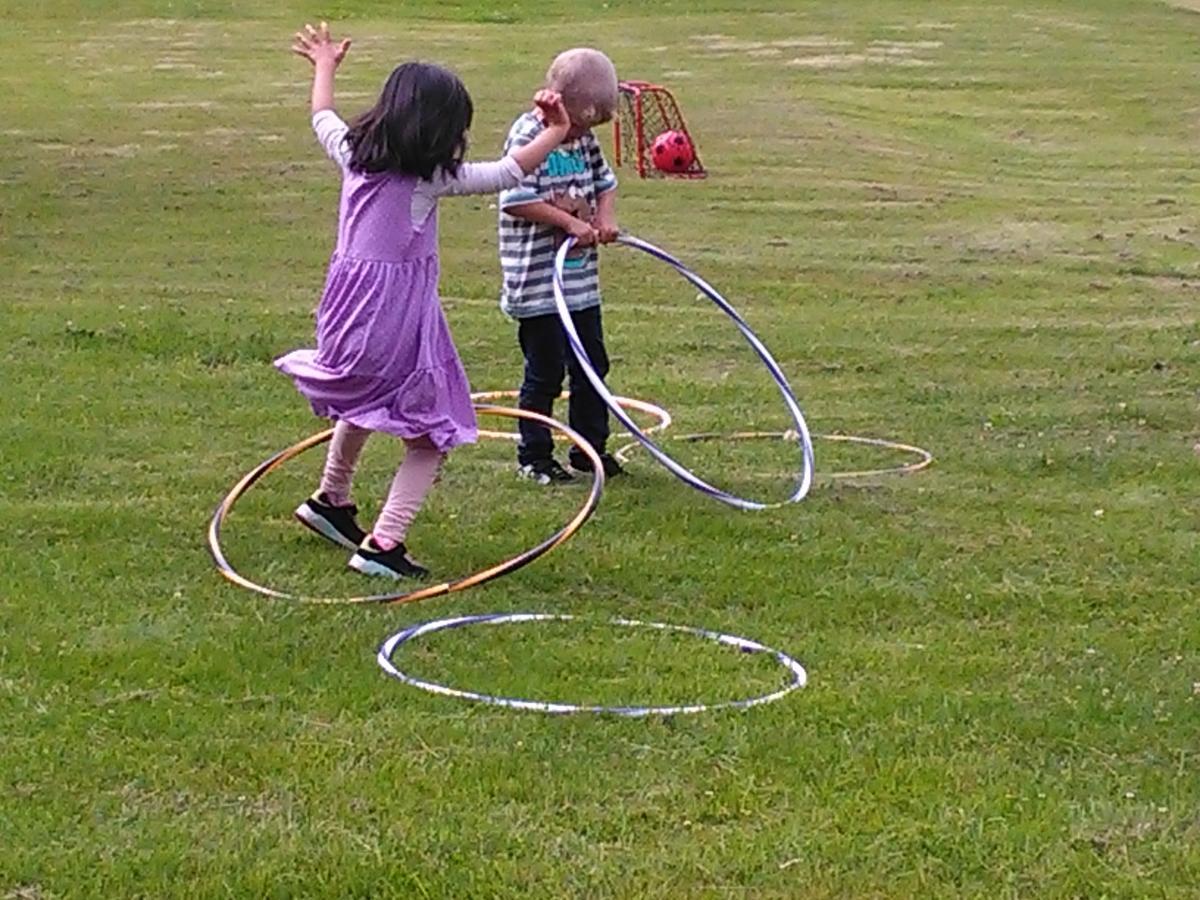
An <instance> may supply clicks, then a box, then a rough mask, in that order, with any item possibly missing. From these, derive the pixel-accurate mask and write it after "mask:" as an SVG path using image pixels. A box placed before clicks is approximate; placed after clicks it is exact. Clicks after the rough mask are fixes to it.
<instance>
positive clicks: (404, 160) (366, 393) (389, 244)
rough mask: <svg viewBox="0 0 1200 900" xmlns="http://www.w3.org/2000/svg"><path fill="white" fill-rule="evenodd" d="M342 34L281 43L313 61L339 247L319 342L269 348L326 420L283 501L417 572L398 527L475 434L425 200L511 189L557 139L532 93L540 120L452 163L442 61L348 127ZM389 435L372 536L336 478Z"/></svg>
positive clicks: (562, 126)
mask: <svg viewBox="0 0 1200 900" xmlns="http://www.w3.org/2000/svg"><path fill="white" fill-rule="evenodd" d="M349 47H350V41H348V40H343V41H341V42H340V43H337V42H334V41H333V39H332V38H331V37H330V35H329V28H328V26H326V25H325V23H323V22H322V23H321V26H320V28H313V27H312V26H305V30H304V31H303V32H300V33H297V35H296V43H295V44H294V46H293V47H292V49H293V50H294V51H295V52H296V53H298V54H300V55H301V56H303V57H305V58H306V59H308V60H309V61H310V62H311V63H312V64H313V71H314V75H313V87H312V113H313V119H312V121H313V129H314V130H315V131H316V133H317V139H318V140H319V141H320V143H321V145H322V146H323V147H324V148H325V152H326V153H327V154H328V155H329V157H330V158H331V159H332V160H333V161H334V162H336V163H337V165H338V167H339V168H340V169H341V173H342V197H341V208H340V212H339V215H338V232H337V247H336V249H335V250H334V253H333V257H332V259H331V260H330V263H329V274H328V276H327V277H326V280H325V291H324V294H323V295H322V297H321V303H320V306H319V307H318V308H317V347H316V349H315V350H307V349H306V350H296V351H294V352H292V353H289V354H287V355H286V356H283V357H280V358H279V359H278V360H276V361H275V365H276V366H277V367H278V368H279V369H280V370H281V371H283V372H284V373H286V374H287V375H289V376H291V378H292V380H293V381H294V382H295V383H296V387H297V388H298V389H299V390H300V393H301V394H303V395H304V396H305V397H306V398H307V399H308V401H309V403H310V404H311V405H312V408H313V411H314V412H315V413H316V414H317V415H319V416H324V417H327V418H331V419H333V420H334V421H335V422H336V425H335V427H334V433H333V440H332V441H331V443H330V445H329V453H328V456H327V457H326V460H325V471H324V474H323V476H322V478H321V484H320V486H319V487H318V488H317V491H316V492H315V493H314V494H313V496H312V497H310V498H309V499H307V500H305V501H304V502H303V503H302V504H301V505H300V506H299V508H297V510H296V518H298V519H299V520H300V521H301V522H302V523H303V524H305V525H307V526H308V527H309V528H311V529H313V530H314V531H316V532H317V533H318V534H321V535H322V536H324V537H326V538H328V539H329V540H331V541H334V542H335V543H337V544H340V545H342V546H344V547H347V548H349V549H352V550H354V555H353V556H352V557H351V559H350V566H351V568H354V569H356V570H358V571H359V572H363V573H365V574H368V575H388V576H391V577H393V578H401V577H420V576H423V575H426V574H428V573H427V570H426V569H425V568H424V567H423V566H421V565H419V564H418V563H417V562H415V561H414V560H413V559H412V557H410V556H409V555H408V551H407V548H406V547H405V544H404V538H405V534H406V532H407V531H408V527H409V525H410V524H411V522H412V520H413V517H414V516H415V515H416V513H417V510H418V509H420V507H421V503H422V502H423V501H424V499H425V494H426V493H427V492H428V490H429V488H430V486H432V484H433V482H434V479H435V478H436V477H437V473H438V470H439V469H440V467H441V464H442V461H443V460H444V459H445V456H446V453H447V452H448V451H449V450H450V449H451V448H452V447H456V446H458V445H459V444H464V443H469V442H473V441H474V440H475V438H476V427H475V412H474V409H473V408H472V406H471V396H470V390H469V388H468V386H467V378H466V374H465V373H464V372H463V367H462V363H461V362H460V361H459V358H458V352H457V351H456V350H455V348H454V342H453V340H451V337H450V329H449V327H448V326H447V324H446V318H445V316H444V315H443V313H442V307H441V303H440V302H439V300H438V250H437V230H438V229H437V202H438V198H439V197H442V196H444V195H449V194H494V193H496V191H498V190H502V189H505V188H510V187H514V186H516V184H517V183H518V182H519V181H520V180H521V179H522V178H523V177H524V176H525V175H526V174H527V173H529V172H532V171H534V170H535V169H536V168H537V167H538V166H539V165H541V163H542V160H544V159H545V158H546V155H547V154H548V153H550V152H551V151H552V150H553V149H554V148H555V147H556V146H558V145H559V144H560V143H562V141H563V139H564V138H565V136H566V133H567V129H568V128H569V127H570V122H569V120H568V118H567V112H566V110H565V109H564V108H563V105H562V100H561V99H560V98H559V96H558V95H557V94H555V93H553V92H550V91H541V92H539V93H538V94H537V95H536V96H535V97H534V103H535V105H536V107H537V108H538V110H539V114H540V115H541V117H542V118H543V120H544V121H545V122H546V125H547V128H546V130H545V131H543V132H542V134H541V135H540V136H539V137H538V139H537V140H535V141H533V142H531V143H529V144H527V145H525V146H524V147H520V148H518V149H516V150H514V151H513V152H512V153H511V154H509V155H508V156H506V157H505V158H504V159H502V160H500V161H498V162H489V163H465V162H463V155H464V153H465V151H466V145H467V128H468V127H469V126H470V124H471V115H472V106H471V97H470V95H469V94H468V93H467V90H466V88H465V87H464V86H463V84H462V82H461V81H459V80H458V78H457V77H456V76H455V75H454V74H452V73H451V72H448V71H446V70H445V69H442V68H439V67H437V66H432V65H427V64H424V63H405V64H403V65H401V66H399V67H398V68H397V69H396V70H395V71H394V72H392V74H391V76H390V77H389V78H388V80H387V83H386V84H385V85H384V88H383V94H382V95H381V96H380V98H379V101H378V102H377V103H376V104H375V106H374V107H373V108H372V109H370V110H368V111H367V112H366V113H364V114H363V115H361V116H359V117H358V118H357V119H355V120H354V122H353V123H352V124H350V125H347V124H346V123H345V122H344V121H342V119H340V118H339V117H338V115H337V113H335V112H334V111H333V81H334V73H335V72H336V71H337V67H338V65H339V64H340V63H341V61H342V59H343V58H344V57H345V55H346V51H347V50H348V49H349ZM376 431H381V432H386V433H387V434H392V435H395V436H396V437H398V438H400V439H401V440H402V441H403V442H404V445H405V455H404V461H403V462H402V463H401V464H400V467H399V469H398V471H397V472H396V477H395V479H394V480H393V482H392V486H391V490H390V491H389V493H388V497H387V500H386V502H385V503H384V506H383V510H382V511H381V512H380V514H379V518H378V519H377V520H376V522H375V525H374V527H373V528H372V530H371V533H370V534H367V533H366V532H364V531H363V530H362V529H361V528H360V527H359V526H358V523H357V522H356V521H355V515H356V514H357V512H358V510H357V508H356V507H355V506H354V504H353V503H351V501H350V484H351V479H352V477H353V475H354V468H355V464H356V463H357V462H358V457H359V454H360V453H361V452H362V448H363V445H364V444H365V443H366V440H367V438H368V437H369V436H370V434H371V433H372V432H376Z"/></svg>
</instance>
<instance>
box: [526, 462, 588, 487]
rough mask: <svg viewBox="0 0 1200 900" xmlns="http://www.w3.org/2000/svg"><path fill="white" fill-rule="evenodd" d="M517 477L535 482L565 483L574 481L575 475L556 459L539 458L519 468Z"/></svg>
mask: <svg viewBox="0 0 1200 900" xmlns="http://www.w3.org/2000/svg"><path fill="white" fill-rule="evenodd" d="M517 477H518V478H525V479H528V480H529V481H532V482H533V483H534V484H542V485H547V484H564V483H566V482H569V481H574V480H575V476H574V475H572V474H571V473H570V472H568V471H567V470H566V469H564V468H563V467H562V466H560V465H559V464H558V460H556V459H539V460H535V461H534V462H531V463H528V464H527V465H524V466H521V467H520V468H519V469H517Z"/></svg>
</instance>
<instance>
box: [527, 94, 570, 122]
mask: <svg viewBox="0 0 1200 900" xmlns="http://www.w3.org/2000/svg"><path fill="white" fill-rule="evenodd" d="M533 102H534V105H535V106H537V108H538V109H539V110H541V112H542V121H543V122H545V123H546V127H547V128H556V129H560V130H562V131H566V130H567V129H569V128H570V127H571V117H570V116H569V115H567V108H566V106H564V105H563V100H562V95H561V94H560V93H558V92H557V91H538V92H537V93H536V94H534V95H533Z"/></svg>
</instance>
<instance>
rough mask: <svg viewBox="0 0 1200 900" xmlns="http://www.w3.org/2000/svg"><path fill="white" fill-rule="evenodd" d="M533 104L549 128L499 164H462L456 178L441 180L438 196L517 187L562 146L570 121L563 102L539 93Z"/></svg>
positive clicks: (545, 92) (482, 192)
mask: <svg viewBox="0 0 1200 900" xmlns="http://www.w3.org/2000/svg"><path fill="white" fill-rule="evenodd" d="M533 102H534V103H535V104H536V105H537V107H538V109H540V110H541V112H542V119H543V121H544V122H545V124H546V127H545V128H544V129H542V132H541V133H540V134H539V135H538V136H537V137H535V138H534V139H533V140H532V141H530V142H529V143H528V144H526V145H525V146H523V147H516V148H514V149H513V150H512V151H511V152H509V153H508V155H506V156H505V157H504V159H502V160H499V161H498V162H486V163H463V164H462V165H460V166H459V167H458V173H457V174H456V175H454V176H453V177H446V178H443V179H441V182H440V184H438V190H437V193H438V194H442V195H451V194H460V195H461V194H494V193H495V192H496V191H502V190H505V189H507V188H511V187H516V186H517V185H518V184H519V183H520V181H521V179H522V178H523V177H524V176H525V175H528V174H529V173H530V172H533V171H535V170H536V169H537V167H538V166H540V165H541V164H542V160H544V159H545V158H546V157H547V156H549V155H550V151H551V150H553V149H554V148H555V147H557V146H558V145H559V144H561V143H562V142H563V140H564V139H565V138H566V136H567V129H568V128H570V127H571V121H570V119H569V118H568V117H567V110H566V108H565V107H563V104H562V98H561V97H560V96H559V95H558V94H557V93H555V92H554V91H538V92H537V94H536V95H534V98H533Z"/></svg>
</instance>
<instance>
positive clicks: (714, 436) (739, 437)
mask: <svg viewBox="0 0 1200 900" xmlns="http://www.w3.org/2000/svg"><path fill="white" fill-rule="evenodd" d="M812 437H813V440H815V441H839V442H842V443H847V444H865V445H867V446H871V447H883V448H884V449H886V450H899V451H900V452H902V453H912V454H913V455H915V456H916V457H917V459H916V461H915V462H910V463H906V464H904V465H902V466H892V467H890V468H887V469H857V470H852V471H849V472H819V473H817V475H818V477H820V478H827V479H830V480H831V481H835V480H838V479H847V478H878V477H880V476H884V475H911V474H912V473H913V472H920V471H921V470H922V469H925V468H927V467H928V466H930V465H931V464H932V463H933V454H932V453H930V452H929V451H928V450H926V449H925V448H924V447H916V446H914V445H912V444H901V443H900V442H899V441H885V440H884V439H883V438H873V437H863V436H861V435H857V434H814V435H813V436H812ZM675 440H677V441H692V442H699V441H754V440H783V441H798V440H799V436H798V435H797V434H796V432H794V431H735V432H733V433H732V434H718V433H716V432H704V433H701V434H681V435H678V436H676V438H675ZM640 446H641V444H640V443H638V442H637V441H633V442H631V443H628V444H625V445H624V446H623V447H620V448H619V449H617V450H615V451H614V452H613V456H614V457H616V460H617V462H619V463H622V464H624V463H627V462H629V454H630V452H631V451H633V450H636V449H637V448H638V447H640Z"/></svg>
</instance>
